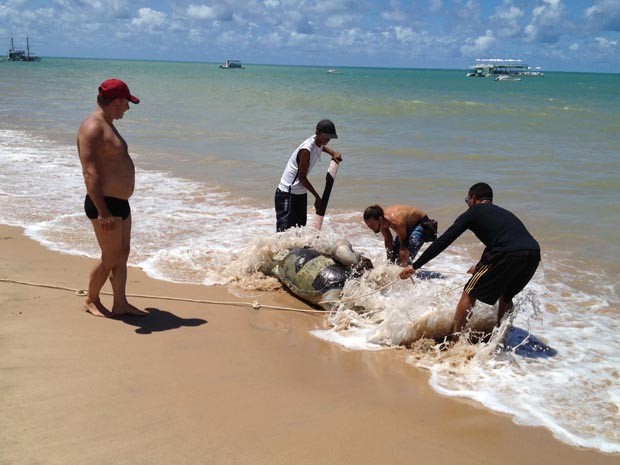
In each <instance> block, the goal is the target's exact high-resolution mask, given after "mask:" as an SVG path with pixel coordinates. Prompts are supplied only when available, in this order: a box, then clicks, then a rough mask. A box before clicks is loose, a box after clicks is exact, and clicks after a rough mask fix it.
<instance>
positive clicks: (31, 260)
mask: <svg viewBox="0 0 620 465" xmlns="http://www.w3.org/2000/svg"><path fill="white" fill-rule="evenodd" d="M93 240H94V238H93ZM0 253H1V254H2V257H3V258H4V259H3V260H2V262H1V264H0V278H5V279H14V280H20V281H26V282H35V283H45V284H51V285H55V286H64V287H68V288H72V289H73V288H77V289H80V288H83V287H84V286H85V285H86V283H87V280H88V273H89V270H90V268H91V266H92V264H93V263H94V260H92V259H89V258H86V257H80V256H72V255H63V254H60V253H58V252H54V251H50V250H47V249H45V248H44V247H43V246H41V245H39V244H38V243H36V242H34V241H33V240H31V239H29V238H27V237H26V236H24V234H23V230H22V229H21V228H17V227H9V226H5V225H0ZM128 275H129V276H128V283H127V292H128V294H144V295H165V296H172V297H178V298H188V299H196V300H213V301H218V302H223V301H238V302H245V301H247V300H249V299H243V298H240V297H238V296H236V295H234V294H233V293H230V292H228V290H227V288H226V287H225V286H202V285H190V284H178V283H171V282H167V281H158V280H155V279H152V278H149V277H148V276H147V275H146V274H145V273H144V272H143V271H141V270H139V269H136V268H130V269H129V273H128ZM0 286H1V287H0V289H2V292H1V294H0V319H1V320H2V321H1V322H0V347H1V348H2V352H1V353H2V355H0V370H1V371H2V378H1V379H2V381H1V382H0V389H1V390H2V393H3V394H2V397H0V411H2V412H3V418H4V419H5V420H4V421H3V425H2V426H1V427H0V464H4V463H6V464H9V463H11V464H13V463H40V464H66V463H89V464H94V465H96V464H109V463H114V464H132V465H133V464H141V463H144V464H147V463H148V464H155V465H157V464H170V463H175V464H196V463H253V464H263V463H264V464H280V463H281V464H285V463H286V464H291V463H294V464H306V463H307V464H314V463H326V464H331V463H333V464H365V463H369V464H370V463H396V464H399V463H403V464H405V463H407V464H409V463H412V462H413V463H425V464H446V463H460V464H472V465H473V464H480V463H488V464H497V463H500V461H501V462H502V463H504V464H507V465H517V464H523V463H541V462H543V463H546V464H558V465H559V464H568V465H572V464H574V465H577V464H582V463H591V464H612V463H617V460H618V457H619V454H605V453H602V452H598V451H596V450H592V449H581V448H576V447H573V446H570V445H567V444H564V443H561V442H559V441H558V440H556V439H554V438H553V436H552V435H551V433H550V432H549V431H548V430H546V429H544V428H540V427H536V428H534V427H527V426H520V425H516V424H515V423H513V421H512V419H511V418H510V417H509V416H507V415H502V414H499V413H494V412H491V411H489V410H487V409H485V408H484V407H482V406H480V405H478V404H476V403H474V402H472V401H468V400H465V399H454V398H449V397H443V396H441V395H439V394H438V393H436V392H435V391H433V390H432V388H431V387H430V385H429V383H428V373H427V372H424V371H422V370H419V369H416V368H414V367H412V366H410V365H407V364H405V363H404V362H403V360H402V359H403V358H404V356H405V351H381V352H359V351H348V350H346V349H343V348H341V347H339V346H336V345H333V344H330V343H327V342H324V341H321V340H319V339H317V338H314V337H312V336H311V335H310V334H308V330H309V329H313V328H318V327H323V326H324V319H323V317H322V316H320V315H318V316H317V315H306V314H301V313H298V312H278V311H273V310H269V309H260V310H258V311H257V310H253V309H252V308H251V307H235V306H228V305H221V304H208V305H206V304H200V303H194V302H180V301H168V300H159V299H157V300H156V299H152V298H130V300H131V302H132V303H133V304H134V305H136V306H137V307H138V308H146V309H150V310H149V311H150V313H151V314H150V315H149V316H148V317H145V318H137V317H127V318H123V319H117V320H106V319H100V318H95V317H92V316H90V315H88V314H87V313H86V312H84V311H83V309H82V301H81V299H82V298H81V297H77V296H75V295H73V294H72V293H71V292H67V291H63V290H58V289H50V288H41V287H32V286H24V285H19V284H12V283H6V282H1V283H0ZM104 290H107V291H109V285H108V284H106V286H105V287H104ZM256 295H257V297H256V300H258V301H260V302H261V303H262V304H265V305H279V306H286V307H294V308H309V307H307V306H306V305H305V304H303V303H302V302H300V301H298V300H297V299H295V298H294V297H292V296H290V295H289V294H287V293H285V292H277V293H256ZM108 299H110V297H109V296H103V297H102V300H103V301H104V303H106V304H107V303H109V300H108ZM252 300H253V299H252Z"/></svg>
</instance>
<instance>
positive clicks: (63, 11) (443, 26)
mask: <svg viewBox="0 0 620 465" xmlns="http://www.w3.org/2000/svg"><path fill="white" fill-rule="evenodd" d="M11 37H13V38H14V40H15V46H16V47H17V48H25V45H26V37H29V38H30V49H31V51H32V52H33V53H36V54H38V55H41V56H43V57H46V56H48V57H79V58H123V59H142V60H172V61H199V62H223V61H224V60H226V59H239V60H241V61H243V62H244V63H246V64H251V63H255V64H294V65H311V66H328V67H338V66H343V67H344V66H372V67H397V68H448V69H465V68H467V67H468V66H469V65H471V64H473V63H474V60H475V59H476V58H504V59H522V60H523V61H524V62H526V63H528V64H530V65H531V66H540V67H542V68H543V70H549V71H550V70H555V71H595V72H613V73H620V0H152V1H147V0H0V47H2V46H4V47H5V48H6V50H7V52H8V49H9V47H10V40H11ZM2 44H4V45H2ZM0 50H1V48H0ZM2 53H4V52H2Z"/></svg>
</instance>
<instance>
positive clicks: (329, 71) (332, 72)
mask: <svg viewBox="0 0 620 465" xmlns="http://www.w3.org/2000/svg"><path fill="white" fill-rule="evenodd" d="M327 74H342V71H337V70H335V69H333V68H332V69H328V70H327Z"/></svg>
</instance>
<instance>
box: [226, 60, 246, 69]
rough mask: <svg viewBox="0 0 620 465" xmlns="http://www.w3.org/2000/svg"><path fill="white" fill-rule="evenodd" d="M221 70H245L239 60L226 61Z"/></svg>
mask: <svg viewBox="0 0 620 465" xmlns="http://www.w3.org/2000/svg"><path fill="white" fill-rule="evenodd" d="M220 69H245V66H243V65H242V64H241V62H240V61H239V60H226V61H225V62H224V64H223V65H220Z"/></svg>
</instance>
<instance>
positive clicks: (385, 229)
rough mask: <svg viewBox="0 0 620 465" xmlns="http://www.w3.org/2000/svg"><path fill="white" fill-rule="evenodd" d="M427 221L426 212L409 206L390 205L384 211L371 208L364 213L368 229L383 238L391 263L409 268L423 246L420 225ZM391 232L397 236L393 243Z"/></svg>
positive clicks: (372, 206) (379, 208)
mask: <svg viewBox="0 0 620 465" xmlns="http://www.w3.org/2000/svg"><path fill="white" fill-rule="evenodd" d="M426 218H428V217H427V216H426V213H425V212H424V211H423V210H420V209H419V208H417V207H412V206H408V205H390V206H389V207H385V209H383V208H382V207H380V206H379V205H371V206H370V207H368V208H367V209H366V210H365V211H364V222H365V223H366V226H368V227H369V228H370V229H372V230H373V232H374V233H375V234H377V233H379V232H381V234H382V235H383V240H384V241H385V251H386V253H387V258H388V261H392V262H394V261H397V260H398V263H399V264H400V265H402V266H406V265H408V264H409V262H410V261H412V260H413V259H414V258H415V256H416V254H417V253H418V251H419V250H420V247H422V244H424V229H423V228H422V225H421V223H422V220H424V219H426ZM392 230H393V231H394V232H395V233H396V237H394V239H393V240H392Z"/></svg>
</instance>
